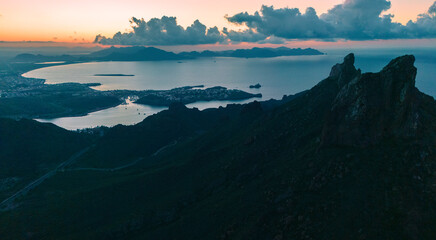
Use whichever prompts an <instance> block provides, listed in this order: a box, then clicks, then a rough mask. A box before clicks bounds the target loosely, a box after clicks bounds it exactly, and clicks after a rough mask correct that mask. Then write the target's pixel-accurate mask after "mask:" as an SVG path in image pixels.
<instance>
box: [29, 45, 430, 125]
mask: <svg viewBox="0 0 436 240" xmlns="http://www.w3.org/2000/svg"><path fill="white" fill-rule="evenodd" d="M325 52H327V53H328V55H325V56H297V57H279V58H272V59H237V58H215V59H197V60H188V61H183V62H182V63H179V62H177V61H160V62H99V63H82V64H73V65H63V66H54V67H48V68H42V69H37V70H34V71H31V72H28V73H26V74H24V76H25V77H33V78H43V79H46V80H47V83H48V84H53V83H64V82H79V83H95V82H98V83H101V84H102V85H101V86H99V87H96V89H99V90H109V89H131V90H146V89H171V88H175V87H181V86H189V85H205V86H206V87H213V86H224V87H227V88H232V89H240V90H244V91H247V92H252V93H257V92H260V93H262V94H263V98H262V99H258V100H267V99H270V98H276V99H277V98H281V97H282V96H283V95H285V94H294V93H298V92H301V91H303V90H306V89H309V88H311V87H313V86H314V85H315V84H317V83H318V82H319V81H321V80H322V79H324V78H325V77H327V76H328V74H329V72H330V69H331V67H332V66H333V65H334V64H336V63H338V62H342V59H343V57H344V56H345V55H346V54H347V53H348V52H350V51H348V50H328V51H325ZM354 52H355V53H356V67H358V68H361V69H362V71H363V72H377V71H379V70H380V69H381V68H382V67H383V66H385V65H386V64H387V63H389V61H390V60H391V59H392V58H394V57H397V56H400V55H403V54H415V56H416V57H417V62H416V66H417V67H418V76H417V87H418V88H419V89H420V90H421V91H423V92H425V93H427V94H429V95H432V96H436V54H435V53H436V50H429V49H424V50H364V49H361V50H354ZM95 74H133V75H135V76H133V77H96V76H94V75H95ZM256 83H260V84H261V85H262V88H260V89H249V85H252V84H256ZM250 101H253V99H251V100H247V101H241V102H242V103H244V102H250ZM228 103H231V102H227V101H224V102H198V103H193V104H189V105H188V106H189V107H197V108H199V109H205V108H210V107H218V106H225V105H227V104H228ZM163 109H165V108H156V107H151V106H143V105H138V104H134V103H132V102H130V101H128V102H127V104H126V105H120V106H118V107H115V108H111V109H106V110H102V111H98V112H94V113H90V114H88V115H87V116H83V117H69V118H58V119H44V120H40V121H45V122H52V123H54V124H56V125H59V126H61V127H64V128H67V129H79V128H88V127H96V126H101V125H104V126H114V125H116V124H126V125H129V124H135V123H138V122H140V121H142V120H143V119H144V118H145V117H147V116H149V115H151V114H154V113H157V112H159V111H161V110H163Z"/></svg>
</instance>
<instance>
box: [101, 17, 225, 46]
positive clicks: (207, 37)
mask: <svg viewBox="0 0 436 240" xmlns="http://www.w3.org/2000/svg"><path fill="white" fill-rule="evenodd" d="M130 23H131V24H132V30H133V31H132V32H128V33H121V32H118V33H116V34H115V35H114V36H113V37H112V38H107V37H104V36H101V35H97V37H96V38H95V42H96V43H101V44H104V45H195V44H208V43H217V42H221V41H223V40H224V36H223V35H222V34H221V33H220V31H219V30H218V28H217V27H213V28H209V29H207V28H206V26H205V25H204V24H202V23H201V22H200V21H198V20H196V21H195V22H194V23H193V24H192V25H191V26H189V27H187V28H186V29H185V28H183V27H182V26H180V25H178V24H177V20H176V18H175V17H166V16H164V17H162V18H160V19H159V18H152V19H150V20H149V21H145V20H144V19H138V18H135V17H133V18H132V19H131V20H130Z"/></svg>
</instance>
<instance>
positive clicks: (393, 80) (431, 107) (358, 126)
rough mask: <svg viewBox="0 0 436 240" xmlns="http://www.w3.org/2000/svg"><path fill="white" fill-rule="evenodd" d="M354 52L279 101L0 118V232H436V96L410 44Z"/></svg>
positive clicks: (353, 235) (402, 235)
mask: <svg viewBox="0 0 436 240" xmlns="http://www.w3.org/2000/svg"><path fill="white" fill-rule="evenodd" d="M354 60H355V59H354V55H353V54H350V55H348V56H346V57H345V58H344V61H343V63H340V64H337V65H335V66H333V68H332V69H331V72H330V75H329V76H328V77H327V78H325V79H324V80H322V81H321V82H319V83H318V84H317V85H316V86H314V87H313V88H312V89H310V90H308V91H305V92H302V93H299V94H297V95H293V96H288V97H285V98H284V99H282V100H271V101H266V102H252V103H249V104H244V105H239V104H231V105H228V106H227V107H225V108H222V107H221V108H218V109H206V110H203V111H199V110H198V109H195V108H194V109H189V108H186V107H185V106H184V105H183V104H181V103H176V104H172V105H171V106H170V107H169V109H168V110H165V111H162V112H160V113H158V114H155V115H153V116H150V117H148V118H146V119H144V121H143V122H141V123H139V124H137V125H134V126H121V125H119V126H115V127H113V128H110V129H106V128H100V129H93V130H89V131H84V132H83V133H71V132H68V131H64V130H61V129H59V128H58V127H56V126H54V125H51V124H42V123H38V122H35V121H30V120H21V121H14V120H7V119H0V164H1V166H2V168H1V169H3V170H2V171H0V196H1V197H2V199H0V201H2V200H3V199H5V200H3V202H2V203H1V204H0V236H2V239H46V238H49V239H64V238H68V239H164V240H165V239H189V240H204V239H259V240H260V239H276V240H279V239H301V240H303V239H319V240H324V239H344V240H345V239H436V228H435V227H434V226H436V208H435V207H434V206H436V187H435V186H436V178H435V172H436V148H435V146H436V102H435V100H434V99H433V98H432V97H430V96H427V95H425V94H424V93H422V92H420V91H419V90H418V89H417V88H416V87H415V77H416V74H417V69H416V68H415V66H414V62H415V58H414V56H411V55H406V56H402V57H399V58H396V59H394V60H392V61H391V62H390V63H389V64H388V65H387V66H386V67H384V68H383V69H382V70H381V71H380V72H378V73H362V72H361V71H360V70H359V69H356V68H355V66H354ZM72 152H76V154H72ZM69 156H70V157H69ZM28 164H30V165H29V166H30V167H28ZM29 176H31V177H29ZM35 179H36V181H35ZM38 179H42V180H38ZM32 181H33V182H32ZM29 189H31V190H29ZM14 196H18V197H14Z"/></svg>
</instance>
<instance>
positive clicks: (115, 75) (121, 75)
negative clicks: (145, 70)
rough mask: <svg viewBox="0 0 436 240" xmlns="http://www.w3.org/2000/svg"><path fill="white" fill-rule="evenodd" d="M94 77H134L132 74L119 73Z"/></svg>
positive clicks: (100, 74) (101, 74)
mask: <svg viewBox="0 0 436 240" xmlns="http://www.w3.org/2000/svg"><path fill="white" fill-rule="evenodd" d="M94 76H95V77H133V76H135V75H133V74H121V73H109V74H105V73H99V74H94Z"/></svg>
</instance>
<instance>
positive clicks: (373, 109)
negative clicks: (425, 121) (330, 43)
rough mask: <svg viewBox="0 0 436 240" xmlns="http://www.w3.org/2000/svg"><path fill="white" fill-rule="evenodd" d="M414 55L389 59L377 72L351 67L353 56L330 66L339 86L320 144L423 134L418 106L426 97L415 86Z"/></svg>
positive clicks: (365, 143)
mask: <svg viewBox="0 0 436 240" xmlns="http://www.w3.org/2000/svg"><path fill="white" fill-rule="evenodd" d="M414 62H415V57H414V56H411V55H406V56H403V57H399V58H396V59H394V60H392V61H391V62H390V63H389V64H388V65H387V66H386V67H385V68H383V70H382V71H381V72H379V73H365V74H361V73H360V71H358V70H355V68H354V65H353V64H354V56H353V55H352V54H350V55H348V56H347V57H346V58H345V60H344V63H342V64H341V65H336V66H335V67H333V69H332V74H331V75H330V78H337V79H338V86H339V87H340V90H339V93H338V94H337V96H336V98H335V100H334V102H333V105H332V107H331V110H330V112H329V114H328V116H327V119H326V122H325V125H324V129H323V134H322V145H323V146H327V145H350V146H368V145H371V144H376V143H377V142H378V141H379V140H380V139H382V138H383V137H401V138H413V137H416V136H417V135H420V134H422V131H423V127H424V126H423V125H422V122H421V118H422V116H421V115H422V113H421V112H420V106H421V105H422V104H423V103H424V102H425V100H426V101H428V98H429V97H427V96H425V95H424V94H422V93H420V92H419V91H418V90H417V89H416V88H415V77H416V73H417V69H416V68H415V67H414V65H413V64H414Z"/></svg>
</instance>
